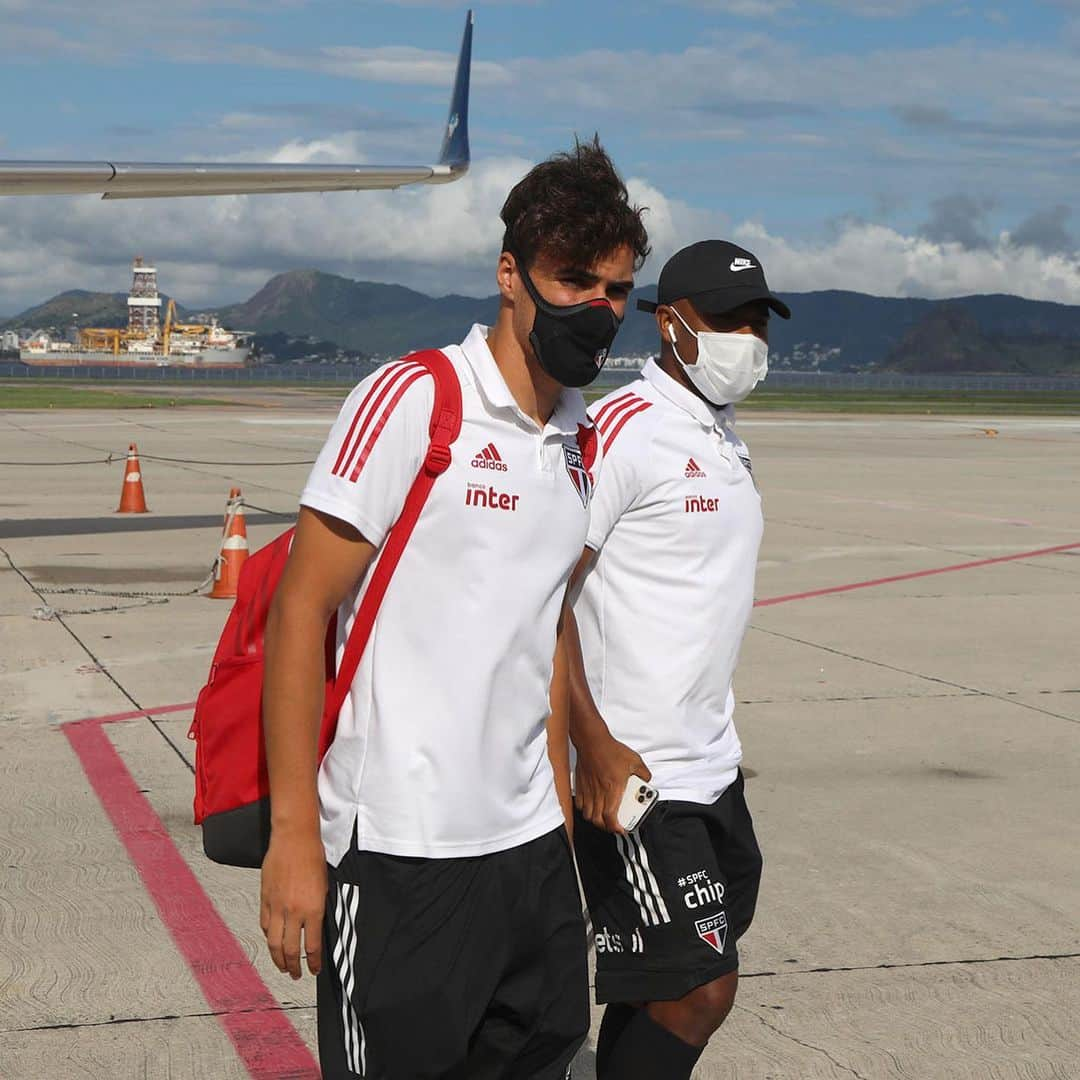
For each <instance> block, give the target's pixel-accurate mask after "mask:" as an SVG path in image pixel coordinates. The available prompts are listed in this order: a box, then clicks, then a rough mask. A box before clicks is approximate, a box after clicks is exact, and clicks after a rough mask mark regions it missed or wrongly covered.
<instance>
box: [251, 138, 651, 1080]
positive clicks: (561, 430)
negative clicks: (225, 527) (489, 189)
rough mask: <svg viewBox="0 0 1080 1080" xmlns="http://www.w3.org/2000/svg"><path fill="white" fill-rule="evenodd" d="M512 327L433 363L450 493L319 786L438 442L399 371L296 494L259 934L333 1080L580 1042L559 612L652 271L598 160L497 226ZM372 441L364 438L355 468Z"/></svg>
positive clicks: (391, 372)
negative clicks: (328, 668) (365, 634)
mask: <svg viewBox="0 0 1080 1080" xmlns="http://www.w3.org/2000/svg"><path fill="white" fill-rule="evenodd" d="M502 220H503V222H504V223H505V226H506V231H505V237H504V241H503V248H502V252H501V254H500V256H499V260H498V264H497V266H496V271H495V276H496V281H497V283H498V288H499V311H498V315H497V318H496V320H495V324H494V326H492V327H491V328H487V327H483V326H474V327H473V328H472V330H471V332H470V333H469V335H468V336H467V337H466V339H465V340H464V341H463V342H462V343H461V345H451V346H447V347H446V348H444V349H443V350H442V351H443V353H444V354H445V355H446V357H447V358H448V359H449V360H450V362H451V364H452V365H453V367H454V369H455V372H456V374H457V377H458V379H459V381H460V384H461V393H462V411H463V420H462V427H461V434H460V436H459V437H458V439H457V442H456V443H455V445H454V453H453V463H452V464H451V466H450V468H449V470H448V471H447V472H446V473H445V474H444V475H442V476H441V477H440V478H439V480H438V482H437V483H436V484H435V486H434V488H433V489H432V493H431V496H430V498H429V500H428V503H427V505H426V507H425V509H424V512H423V514H422V515H421V516H420V519H419V522H418V523H417V525H416V528H415V531H414V532H413V534H412V538H411V539H410V541H409V544H408V547H407V548H406V550H405V553H404V555H403V557H402V559H401V562H400V564H399V566H398V569H397V571H396V574H395V576H394V579H393V581H392V583H391V585H390V588H389V590H388V592H387V594H386V598H385V600H384V602H383V605H382V607H381V609H380V613H379V617H378V619H377V621H376V624H375V627H374V631H373V633H372V637H371V640H370V642H369V644H368V647H367V649H366V652H365V655H364V658H363V660H362V662H361V664H360V667H359V669H358V671H357V674H356V677H355V679H354V681H353V684H352V688H351V692H350V694H349V696H348V697H347V699H346V702H345V705H344V706H343V708H342V711H341V714H340V718H339V723H338V729H337V735H336V738H335V740H334V743H333V745H332V746H331V747H330V750H329V752H328V753H327V755H326V757H325V759H324V760H323V762H322V765H321V767H320V768H318V769H316V733H317V728H318V723H319V716H320V713H321V709H322V687H323V640H324V635H325V632H326V627H327V625H328V622H329V620H330V618H331V617H332V616H333V615H334V613H335V612H337V614H338V620H337V626H338V628H339V631H338V633H339V642H338V643H339V652H340V647H341V646H342V644H343V642H344V634H345V633H346V632H347V629H348V626H349V624H350V622H351V619H352V618H353V615H354V612H355V611H356V609H357V607H358V606H359V603H360V600H361V599H362V597H363V593H364V585H365V576H366V574H367V571H368V568H369V566H370V565H372V563H373V559H374V557H375V556H376V555H377V554H378V551H379V548H380V545H381V544H382V543H383V541H384V539H385V537H386V535H387V532H388V531H389V529H390V527H391V526H392V524H393V522H394V520H395V518H396V517H397V515H398V513H399V511H400V509H401V505H402V502H403V500H404V498H405V494H406V492H407V490H408V488H409V485H410V483H411V481H412V479H413V477H414V476H415V474H416V472H417V470H418V469H419V467H420V464H421V461H422V459H423V457H424V453H425V451H426V449H427V442H428V424H429V419H430V413H431V407H432V401H433V387H432V383H431V380H430V379H429V378H427V377H425V373H424V371H423V369H420V368H419V367H418V366H417V365H414V364H410V362H409V360H408V359H407V358H406V359H405V360H403V361H400V362H398V363H396V364H390V365H387V366H386V367H384V368H382V369H380V370H379V371H378V372H376V373H375V374H374V375H373V376H371V377H370V378H368V379H366V380H364V382H362V383H361V384H360V385H359V386H358V387H357V388H356V389H355V390H354V391H353V393H352V394H351V395H350V396H349V398H348V400H347V401H346V402H345V405H344V407H343V409H342V411H341V414H340V416H339V417H338V420H337V422H336V423H335V425H334V427H333V429H332V430H331V432H330V436H329V438H328V440H327V442H326V445H325V446H324V448H323V451H322V453H321V454H320V455H319V459H318V462H317V463H316V465H315V467H314V469H313V470H312V473H311V476H310V478H309V480H308V483H307V486H306V487H305V489H304V492H303V494H302V495H301V499H300V501H301V509H300V516H299V522H298V526H297V531H296V539H295V542H294V546H293V550H292V555H291V557H290V560H289V564H288V567H287V569H286V571H285V574H284V576H283V578H282V581H281V584H280V587H279V589H278V592H277V594H276V597H275V600H274V606H273V609H272V611H271V614H270V619H269V622H268V625H267V634H266V681H265V686H264V695H263V697H264V719H265V727H266V744H267V763H268V766H269V775H270V789H271V807H272V832H271V840H270V848H269V851H268V853H267V856H266V860H265V862H264V864H263V870H262V927H263V930H264V932H265V934H266V939H267V943H268V945H269V948H270V952H271V955H272V957H273V960H274V963H275V964H276V965H277V966H278V968H280V969H281V970H282V971H288V972H289V973H290V974H291V975H292V976H293V978H300V975H301V969H302V964H303V963H304V961H305V960H306V964H307V967H308V969H309V971H311V972H312V973H317V974H318V1026H319V1054H320V1059H321V1062H322V1069H323V1076H324V1077H326V1078H328V1080H335V1078H355V1077H371V1078H379V1080H387V1078H389V1080H420V1078H423V1077H461V1078H466V1077H490V1078H493V1080H494V1078H496V1077H506V1078H511V1077H521V1078H525V1077H529V1078H533V1080H545V1078H547V1080H562V1078H563V1077H564V1076H565V1075H566V1073H567V1069H568V1066H569V1063H570V1061H571V1059H572V1058H573V1056H574V1053H575V1052H576V1050H577V1048H578V1047H579V1046H580V1044H581V1042H582V1040H583V1039H584V1036H585V1033H586V1031H587V1029H588V1000H587V990H588V987H587V976H586V965H585V935H584V929H583V925H582V919H581V905H580V899H579V896H578V890H577V884H576V880H575V876H574V869H573V862H572V856H571V852H570V845H569V842H568V837H567V831H566V826H565V825H564V820H565V819H566V818H568V817H569V814H570V796H569V765H568V760H567V758H568V744H567V704H568V690H567V682H566V660H565V656H564V651H563V645H562V627H563V620H562V611H563V603H564V597H565V593H566V589H567V583H568V581H569V578H570V573H571V570H572V569H573V566H574V563H575V562H576V560H577V557H578V556H579V555H580V553H581V548H582V545H583V544H584V542H585V536H586V530H587V526H588V513H589V502H590V499H591V495H592V486H593V482H594V480H595V478H596V472H597V469H598V468H599V456H598V450H597V441H596V438H595V432H594V430H593V428H592V424H591V422H590V421H589V419H588V416H587V414H586V412H585V403H584V400H583V398H582V395H581V393H580V390H579V389H578V387H581V386H584V385H585V384H586V383H588V382H590V381H591V380H592V379H593V378H595V376H596V374H597V373H598V371H599V369H600V367H601V366H602V364H603V362H604V360H605V359H606V356H607V350H608V349H609V348H610V346H611V342H612V340H613V338H614V336H615V332H616V330H617V329H618V325H619V323H620V322H621V320H622V317H623V313H624V311H625V308H626V303H627V299H628V297H629V294H630V290H631V288H632V286H633V275H634V272H635V270H636V269H637V268H638V267H640V265H641V263H642V262H643V261H644V259H645V256H646V255H647V253H648V238H647V236H646V233H645V229H644V227H643V226H642V223H641V212H640V210H639V209H638V208H636V207H634V206H632V205H631V204H630V201H629V198H628V195H627V191H626V187H625V185H624V184H623V182H622V180H621V179H620V178H619V176H618V174H617V173H616V171H615V168H614V166H613V165H612V163H611V161H610V159H609V158H608V156H607V154H606V153H605V152H604V150H603V149H602V147H601V146H600V144H599V142H598V141H597V140H595V139H594V140H593V141H592V142H590V143H585V144H577V145H576V146H575V148H574V150H572V151H571V152H570V153H567V154H560V155H557V156H555V157H553V158H551V159H550V160H548V161H545V162H543V163H542V164H540V165H538V166H536V167H535V168H534V169H533V170H532V171H531V172H530V173H529V174H528V175H527V176H526V177H525V178H524V179H523V180H522V181H521V182H520V183H519V184H518V185H517V186H516V187H515V188H514V189H513V190H512V191H511V192H510V195H509V197H508V198H507V200H506V203H505V205H504V207H503V210H502ZM357 431H361V432H364V431H367V432H368V433H369V435H368V436H366V437H365V438H366V441H364V445H363V447H362V448H361V447H360V442H361V438H360V436H357V435H356V434H355V433H356V432H357Z"/></svg>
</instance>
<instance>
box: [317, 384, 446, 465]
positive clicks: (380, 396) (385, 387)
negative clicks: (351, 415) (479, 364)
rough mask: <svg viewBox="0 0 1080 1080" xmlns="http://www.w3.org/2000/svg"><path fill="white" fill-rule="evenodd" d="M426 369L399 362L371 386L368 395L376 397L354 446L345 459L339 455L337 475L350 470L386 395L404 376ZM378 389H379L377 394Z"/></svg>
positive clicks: (354, 441)
mask: <svg viewBox="0 0 1080 1080" xmlns="http://www.w3.org/2000/svg"><path fill="white" fill-rule="evenodd" d="M424 370H425V369H424V368H422V367H419V366H418V365H417V364H399V365H397V367H396V368H395V370H394V371H392V372H391V373H390V374H389V375H388V376H387V377H386V378H385V379H382V380H380V382H379V383H378V384H377V385H376V386H373V387H372V388H371V394H369V395H368V397H369V398H370V397H371V396H372V395H373V394H374V395H375V398H374V400H373V401H372V403H371V408H370V409H368V412H367V416H365V417H364V422H363V424H361V425H360V431H359V433H358V434H357V436H356V438H355V439H354V440H353V441H352V443H351V446H352V448H351V449H350V450H349V451H348V453H347V454H345V455H344V460H341V458H340V457H339V460H341V465H340V466H335V467H334V474H335V475H336V476H342V477H343V476H345V474H346V473H347V472H348V471H349V469H350V467H351V466H352V464H353V461H354V459H355V458H356V453H357V451H358V450H359V449H360V444H361V443H362V442H363V441H364V435H365V434H366V433H367V430H368V428H369V427H370V426H371V421H372V420H373V419H374V418H375V414H376V413H377V412H378V411H379V406H380V405H382V403H383V402H384V401H385V400H386V395H387V394H389V393H390V391H391V390H393V388H394V384H395V383H398V382H400V381H401V380H402V378H404V377H405V376H407V375H409V374H410V373H412V372H415V371H424ZM376 390H378V393H377V394H376ZM365 401H366V399H365ZM361 411H363V406H361ZM357 418H358V419H359V414H357ZM354 426H355V423H354ZM344 451H345V447H342V452H343V453H344Z"/></svg>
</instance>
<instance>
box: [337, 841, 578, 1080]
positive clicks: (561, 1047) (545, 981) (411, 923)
mask: <svg viewBox="0 0 1080 1080" xmlns="http://www.w3.org/2000/svg"><path fill="white" fill-rule="evenodd" d="M329 874H330V882H329V890H328V894H327V900H326V916H325V919H324V922H323V965H322V971H321V972H320V973H319V978H318V1022H319V1060H320V1062H321V1065H322V1073H323V1077H324V1078H325V1080H356V1078H357V1077H363V1078H364V1080H422V1078H425V1077H444V1078H446V1080H466V1078H468V1080H473V1078H475V1080H496V1078H498V1080H563V1078H564V1077H565V1076H566V1073H567V1069H568V1068H569V1065H570V1062H571V1060H572V1059H573V1057H574V1054H575V1053H576V1052H577V1049H578V1047H579V1046H580V1045H581V1044H582V1042H583V1041H584V1039H585V1035H586V1033H587V1032H588V1029H589V991H588V972H587V968H586V948H585V930H584V925H583V923H582V918H581V899H580V896H579V894H578V888H577V881H576V880H575V877H574V869H573V861H572V859H571V857H570V844H569V841H568V840H567V837H566V830H565V829H563V828H562V827H561V826H560V827H559V828H558V829H556V830H555V831H554V832H551V833H548V834H547V835H545V836H541V837H540V838H539V839H537V840H533V841H531V842H529V843H527V844H522V845H520V846H519V847H515V848H511V849H509V850H507V851H500V852H496V853H494V854H491V855H480V856H475V857H470V858H456V859H419V858H406V857H402V856H396V855H381V854H377V853H375V852H370V851H357V850H356V848H355V846H354V847H353V848H352V849H351V850H350V851H349V853H348V854H347V855H346V856H345V858H344V859H343V860H342V861H341V865H340V866H338V867H336V868H335V867H330V868H329Z"/></svg>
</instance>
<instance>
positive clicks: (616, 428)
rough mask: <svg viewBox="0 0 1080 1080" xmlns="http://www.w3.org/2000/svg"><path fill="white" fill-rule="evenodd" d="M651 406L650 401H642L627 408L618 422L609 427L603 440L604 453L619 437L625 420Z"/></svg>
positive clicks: (624, 425)
mask: <svg viewBox="0 0 1080 1080" xmlns="http://www.w3.org/2000/svg"><path fill="white" fill-rule="evenodd" d="M651 408H652V402H651V401H642V402H641V403H640V404H638V405H637V406H636V407H635V408H633V409H628V410H627V411H626V412H624V413H623V414H622V416H621V417H620V418H619V422H618V423H617V424H616V425H615V426H614V427H613V428H612V429H611V434H610V435H608V437H607V438H606V439H605V440H604V453H605V454H606V453H607V452H608V451H609V450H610V449H611V444H612V443H613V442H614V441H615V440H616V439H617V438H618V437H619V432H620V431H622V429H623V428H624V427H626V422H627V421H628V420H629V419H630V418H631V417H634V416H637V414H638V413H643V412H644V411H645V410H646V409H651Z"/></svg>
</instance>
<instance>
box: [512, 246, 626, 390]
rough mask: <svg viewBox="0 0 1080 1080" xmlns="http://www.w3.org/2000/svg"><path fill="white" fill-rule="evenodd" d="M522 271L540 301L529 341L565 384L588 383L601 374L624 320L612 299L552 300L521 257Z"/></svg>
mask: <svg viewBox="0 0 1080 1080" xmlns="http://www.w3.org/2000/svg"><path fill="white" fill-rule="evenodd" d="M515 261H516V262H517V268H518V273H520V274H521V280H522V281H523V282H524V283H525V289H526V291H527V292H528V294H529V296H531V297H532V301H533V303H534V304H535V305H536V316H535V317H534V319H533V328H532V333H531V334H529V343H530V344H531V345H532V347H533V352H534V353H536V359H537V362H538V363H539V364H540V366H541V367H542V368H543V369H544V370H545V371H546V372H547V373H548V374H549V375H550V376H551V377H552V378H553V379H554V380H555V381H556V382H559V383H562V385H563V386H588V384H589V383H591V382H592V381H593V379H595V378H596V376H597V375H599V374H600V369H601V368H602V367H603V366H604V361H605V360H607V357H608V349H610V348H611V343H612V342H613V341H614V340H615V335H616V334H617V333H618V332H619V326H620V325H621V324H622V319H620V318H619V317H618V316H617V315H616V314H615V311H614V309H613V308H612V306H611V303H610V301H608V300H599V299H597V300H586V301H585V302H584V303H582V304H564V305H560V304H549V303H548V302H547V301H546V300H545V299H544V298H543V297H542V296H541V295H540V293H539V292H537V290H536V286H535V285H534V284H533V282H532V278H530V277H529V274H528V271H527V270H526V269H525V267H524V265H523V264H522V262H521V260H520V259H518V258H517V256H515Z"/></svg>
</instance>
